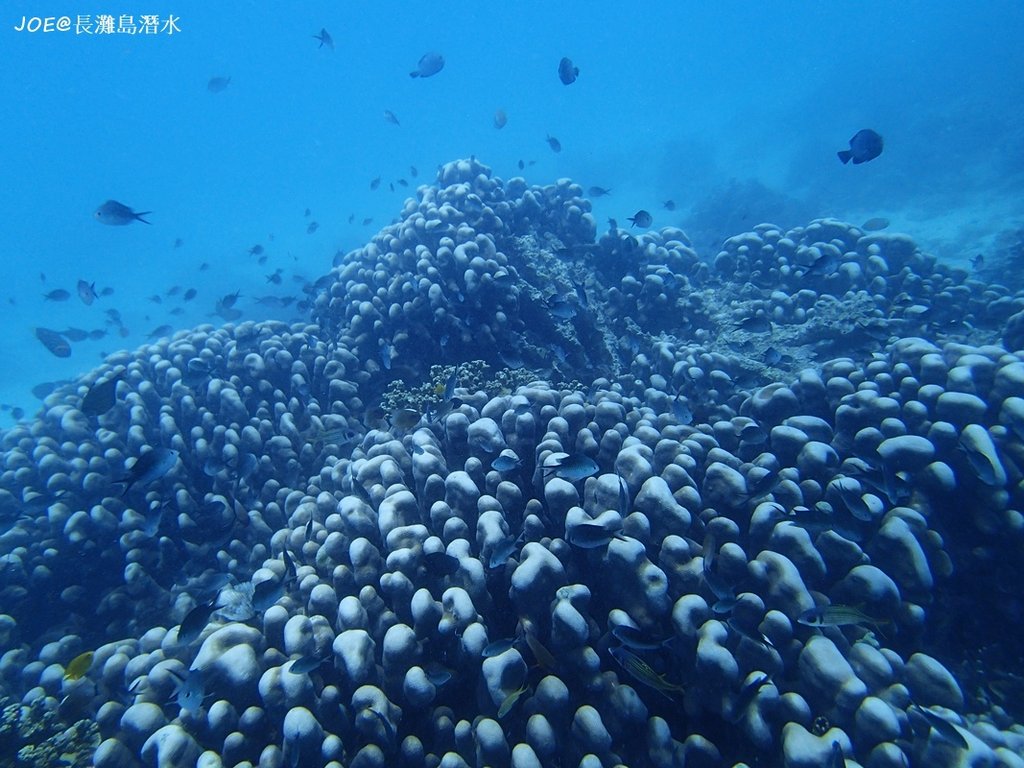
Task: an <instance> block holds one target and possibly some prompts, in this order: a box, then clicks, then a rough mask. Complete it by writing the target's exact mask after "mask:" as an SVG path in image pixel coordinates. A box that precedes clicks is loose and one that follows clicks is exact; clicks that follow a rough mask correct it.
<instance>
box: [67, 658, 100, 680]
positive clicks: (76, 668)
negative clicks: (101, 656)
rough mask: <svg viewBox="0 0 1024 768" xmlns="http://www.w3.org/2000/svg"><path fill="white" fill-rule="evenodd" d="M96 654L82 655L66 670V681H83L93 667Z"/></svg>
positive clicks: (73, 660)
mask: <svg viewBox="0 0 1024 768" xmlns="http://www.w3.org/2000/svg"><path fill="white" fill-rule="evenodd" d="M95 655H96V654H95V653H94V652H93V651H86V652H85V653H80V654H78V655H77V656H75V658H73V659H72V660H71V661H69V662H68V665H67V666H66V667H65V668H64V679H65V680H81V679H82V678H83V677H85V675H86V673H88V671H89V669H90V667H92V660H93V657H94V656H95Z"/></svg>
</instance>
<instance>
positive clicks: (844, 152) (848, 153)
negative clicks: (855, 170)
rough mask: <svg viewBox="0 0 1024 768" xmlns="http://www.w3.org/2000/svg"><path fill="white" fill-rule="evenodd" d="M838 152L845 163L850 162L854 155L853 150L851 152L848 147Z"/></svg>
mask: <svg viewBox="0 0 1024 768" xmlns="http://www.w3.org/2000/svg"><path fill="white" fill-rule="evenodd" d="M836 154H837V155H838V156H839V159H840V160H842V161H843V165H846V164H847V163H848V162H850V159H851V158H852V157H853V152H851V151H850V150H848V149H844V150H842V151H841V152H836Z"/></svg>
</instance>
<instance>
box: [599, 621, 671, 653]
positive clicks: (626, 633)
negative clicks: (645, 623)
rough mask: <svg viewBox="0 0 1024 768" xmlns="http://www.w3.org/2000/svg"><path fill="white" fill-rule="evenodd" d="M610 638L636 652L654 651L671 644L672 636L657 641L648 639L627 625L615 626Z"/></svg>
mask: <svg viewBox="0 0 1024 768" xmlns="http://www.w3.org/2000/svg"><path fill="white" fill-rule="evenodd" d="M612 637H614V638H615V639H616V640H618V641H619V642H620V643H622V644H623V645H625V646H627V647H629V648H633V649H635V650H638V651H654V650H657V649H658V648H661V647H662V646H664V645H667V644H668V643H670V642H672V640H673V639H674V636H671V635H670V636H669V637H666V638H664V639H661V640H658V639H657V638H653V637H649V636H648V635H647V634H646V633H645V632H643V631H641V630H639V629H637V628H636V627H632V626H630V625H629V624H616V625H615V627H614V628H613V629H612Z"/></svg>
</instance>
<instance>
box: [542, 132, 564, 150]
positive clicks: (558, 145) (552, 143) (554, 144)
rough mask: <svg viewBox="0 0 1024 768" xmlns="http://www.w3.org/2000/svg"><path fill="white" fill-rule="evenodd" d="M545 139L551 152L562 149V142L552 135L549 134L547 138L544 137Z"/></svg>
mask: <svg viewBox="0 0 1024 768" xmlns="http://www.w3.org/2000/svg"><path fill="white" fill-rule="evenodd" d="M545 141H547V143H548V146H549V147H551V151H552V152H561V151H562V142H560V141H559V140H558V139H556V138H555V137H554V136H550V135H549V136H548V137H547V139H545Z"/></svg>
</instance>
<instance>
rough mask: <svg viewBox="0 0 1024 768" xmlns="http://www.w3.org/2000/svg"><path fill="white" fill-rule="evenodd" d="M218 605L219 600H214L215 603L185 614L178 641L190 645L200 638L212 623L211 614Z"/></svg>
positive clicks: (179, 626)
mask: <svg viewBox="0 0 1024 768" xmlns="http://www.w3.org/2000/svg"><path fill="white" fill-rule="evenodd" d="M216 605H217V600H216V598H214V600H213V601H211V602H209V603H201V604H199V605H197V606H196V607H195V608H193V609H192V610H191V611H189V612H188V613H187V614H185V618H184V619H182V620H181V624H179V625H178V640H179V641H180V642H182V643H184V644H185V645H188V644H189V643H191V642H192V641H193V640H195V639H196V638H197V637H199V635H200V634H201V633H202V631H203V630H204V629H206V625H207V623H209V621H210V614H212V613H213V611H214V610H215V608H216Z"/></svg>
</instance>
